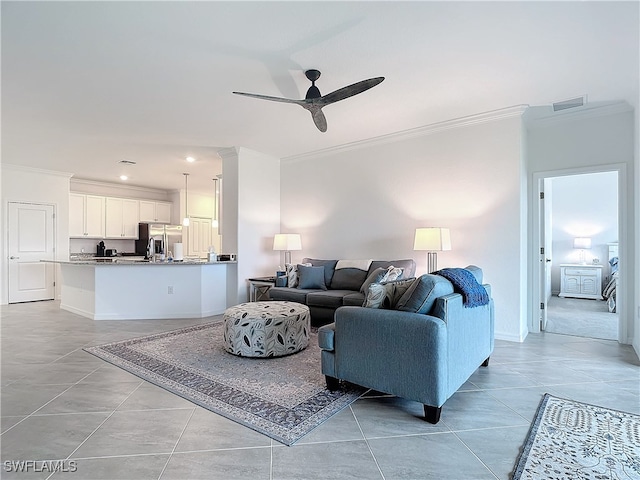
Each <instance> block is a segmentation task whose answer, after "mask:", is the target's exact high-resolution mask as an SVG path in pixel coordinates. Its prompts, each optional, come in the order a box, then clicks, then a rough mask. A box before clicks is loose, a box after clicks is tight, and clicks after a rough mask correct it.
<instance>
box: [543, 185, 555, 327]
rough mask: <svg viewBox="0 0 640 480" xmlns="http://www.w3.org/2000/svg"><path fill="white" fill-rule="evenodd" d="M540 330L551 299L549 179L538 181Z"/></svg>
mask: <svg viewBox="0 0 640 480" xmlns="http://www.w3.org/2000/svg"><path fill="white" fill-rule="evenodd" d="M540 191H541V194H542V195H541V197H542V198H541V201H540V246H541V247H542V250H540V267H541V272H540V281H541V285H540V330H543V331H544V330H545V329H546V328H547V304H548V302H549V299H550V298H551V258H552V257H551V255H552V251H551V249H552V245H553V243H552V241H551V237H552V235H551V232H552V229H551V228H552V226H551V195H552V194H553V191H552V189H551V182H550V179H548V178H544V179H542V180H540Z"/></svg>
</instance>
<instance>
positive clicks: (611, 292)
mask: <svg viewBox="0 0 640 480" xmlns="http://www.w3.org/2000/svg"><path fill="white" fill-rule="evenodd" d="M619 182H620V172H619V171H618V170H608V171H607V170H598V171H593V170H592V171H588V172H575V171H574V172H562V173H561V174H558V173H549V174H547V175H541V176H540V177H539V178H538V183H539V188H540V192H542V195H541V198H540V199H541V202H540V208H539V210H540V211H539V216H538V218H539V223H540V225H539V233H540V236H539V245H540V248H541V250H540V271H539V272H538V275H539V281H540V283H539V292H538V293H539V295H540V307H541V308H540V325H539V330H542V331H547V332H551V333H558V334H563V335H571V336H580V337H587V338H598V339H606V340H619V339H620V338H621V336H620V332H619V331H620V316H619V314H618V312H619V311H620V307H619V305H618V304H617V303H618V302H617V292H616V289H615V287H616V281H615V279H616V277H617V273H616V272H617V252H618V240H619V238H620V225H619V218H620V211H619V210H620V208H619V206H620V192H619V190H620V188H619ZM613 257H615V259H613ZM610 261H611V262H615V265H612V264H611V263H610ZM612 278H613V280H612ZM603 294H605V297H606V298H605V297H603V296H602V295H603ZM532 331H534V330H532Z"/></svg>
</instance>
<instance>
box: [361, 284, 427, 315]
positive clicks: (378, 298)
mask: <svg viewBox="0 0 640 480" xmlns="http://www.w3.org/2000/svg"><path fill="white" fill-rule="evenodd" d="M414 280H415V278H407V279H404V280H396V281H393V282H387V283H372V284H371V285H369V289H368V291H367V296H366V298H365V299H364V303H363V304H362V306H363V307H367V308H386V309H394V308H396V304H397V303H398V300H400V298H401V297H402V295H404V293H405V292H406V291H407V290H408V289H409V288H410V287H411V285H412V284H413V282H414Z"/></svg>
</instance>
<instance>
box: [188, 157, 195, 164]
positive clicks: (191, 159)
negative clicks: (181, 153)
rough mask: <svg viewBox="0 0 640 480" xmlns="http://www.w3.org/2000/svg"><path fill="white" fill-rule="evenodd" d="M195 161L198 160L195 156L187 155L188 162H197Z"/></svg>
mask: <svg viewBox="0 0 640 480" xmlns="http://www.w3.org/2000/svg"><path fill="white" fill-rule="evenodd" d="M195 161H196V159H195V158H193V157H187V162H189V163H193V162H195Z"/></svg>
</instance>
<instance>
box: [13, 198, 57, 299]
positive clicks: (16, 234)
mask: <svg viewBox="0 0 640 480" xmlns="http://www.w3.org/2000/svg"><path fill="white" fill-rule="evenodd" d="M53 213H54V211H53V205H41V204H32V203H17V202H9V204H8V219H7V220H8V225H7V229H8V234H9V242H8V253H9V259H8V260H9V282H8V284H9V303H18V302H31V301H35V300H53V298H54V297H55V264H53V263H42V262H40V260H54V259H55V243H54V242H55V235H54V216H53Z"/></svg>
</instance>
